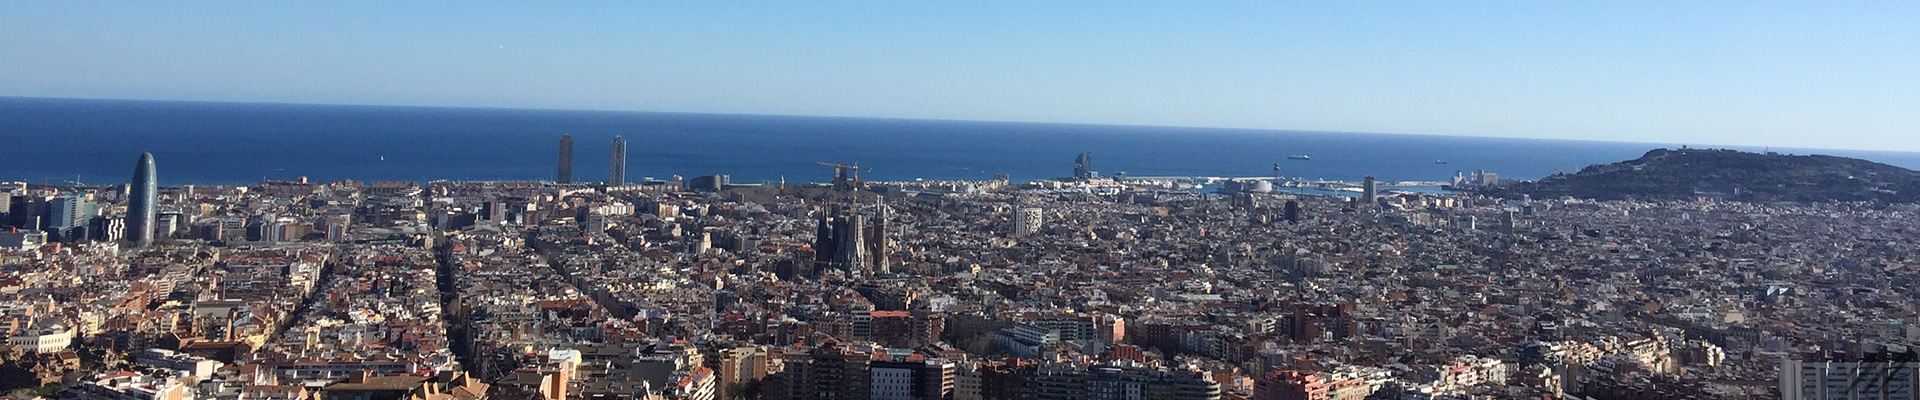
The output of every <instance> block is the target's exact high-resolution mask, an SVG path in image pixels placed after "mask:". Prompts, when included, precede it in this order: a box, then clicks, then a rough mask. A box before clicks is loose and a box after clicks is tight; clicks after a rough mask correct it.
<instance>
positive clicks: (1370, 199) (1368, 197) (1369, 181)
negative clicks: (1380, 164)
mask: <svg viewBox="0 0 1920 400" xmlns="http://www.w3.org/2000/svg"><path fill="white" fill-rule="evenodd" d="M1360 185H1361V186H1360V203H1362V204H1374V203H1377V202H1378V200H1379V199H1380V198H1379V195H1378V193H1379V192H1376V191H1375V190H1376V188H1375V186H1374V182H1373V175H1367V178H1366V180H1364V181H1362V182H1361V183H1360Z"/></svg>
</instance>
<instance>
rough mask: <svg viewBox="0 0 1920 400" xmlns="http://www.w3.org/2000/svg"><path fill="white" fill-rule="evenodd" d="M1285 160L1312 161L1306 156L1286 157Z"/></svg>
mask: <svg viewBox="0 0 1920 400" xmlns="http://www.w3.org/2000/svg"><path fill="white" fill-rule="evenodd" d="M1287 159H1288V160H1312V159H1313V157H1307V156H1304V155H1298V156H1287Z"/></svg>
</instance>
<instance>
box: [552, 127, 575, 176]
mask: <svg viewBox="0 0 1920 400" xmlns="http://www.w3.org/2000/svg"><path fill="white" fill-rule="evenodd" d="M553 181H554V182H559V183H573V135H560V173H559V176H556V177H554V180H553Z"/></svg>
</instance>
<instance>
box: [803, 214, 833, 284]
mask: <svg viewBox="0 0 1920 400" xmlns="http://www.w3.org/2000/svg"><path fill="white" fill-rule="evenodd" d="M834 224H835V221H834V220H833V217H832V216H831V215H829V214H828V213H827V212H825V211H822V212H821V213H820V226H819V229H818V230H816V231H815V232H814V234H813V266H812V268H810V269H808V270H807V271H805V272H804V273H796V274H795V275H805V276H808V277H812V278H819V277H820V275H819V273H820V271H825V270H826V269H827V268H828V267H829V266H831V265H832V264H833V257H834V256H835V255H838V254H839V252H840V250H839V242H837V241H836V240H835V239H837V237H836V236H834V234H833V227H834Z"/></svg>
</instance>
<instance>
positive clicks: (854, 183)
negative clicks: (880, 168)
mask: <svg viewBox="0 0 1920 400" xmlns="http://www.w3.org/2000/svg"><path fill="white" fill-rule="evenodd" d="M820 165H825V166H829V167H833V187H834V188H838V189H858V188H859V187H860V171H872V170H873V168H866V167H861V166H860V163H857V162H856V163H853V164H842V163H830V162H825V161H821V162H820Z"/></svg>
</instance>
